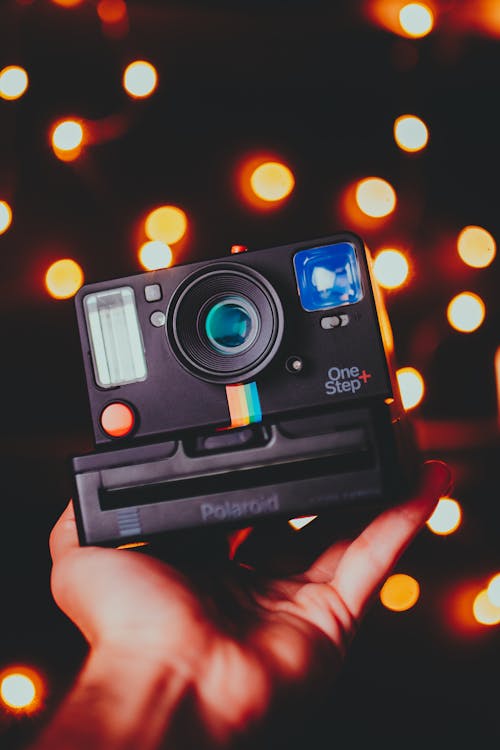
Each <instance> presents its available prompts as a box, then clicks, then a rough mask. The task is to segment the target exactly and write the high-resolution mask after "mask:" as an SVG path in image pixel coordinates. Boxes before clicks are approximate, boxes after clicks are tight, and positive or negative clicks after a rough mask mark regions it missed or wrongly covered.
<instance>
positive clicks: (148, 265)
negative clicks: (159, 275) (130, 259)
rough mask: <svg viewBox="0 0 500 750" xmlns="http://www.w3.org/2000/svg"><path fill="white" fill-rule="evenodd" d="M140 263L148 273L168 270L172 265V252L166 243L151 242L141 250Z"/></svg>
mask: <svg viewBox="0 0 500 750" xmlns="http://www.w3.org/2000/svg"><path fill="white" fill-rule="evenodd" d="M139 261H140V263H141V265H142V266H143V268H145V269H146V270H147V271H154V270H156V269H158V268H168V266H169V265H170V264H171V263H172V251H171V249H170V248H169V246H168V245H166V244H165V243H164V242H161V241H160V240H151V242H145V243H144V244H143V245H142V246H141V247H140V248H139Z"/></svg>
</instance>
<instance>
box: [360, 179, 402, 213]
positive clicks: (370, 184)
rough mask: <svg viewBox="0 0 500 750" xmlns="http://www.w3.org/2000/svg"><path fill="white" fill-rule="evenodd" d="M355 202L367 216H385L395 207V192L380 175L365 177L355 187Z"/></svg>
mask: <svg viewBox="0 0 500 750" xmlns="http://www.w3.org/2000/svg"><path fill="white" fill-rule="evenodd" d="M356 202H357V204H358V206H359V208H360V209H361V211H363V213H365V214H367V215H368V216H372V217H375V218H379V217H382V216H387V215H388V214H390V213H392V211H394V208H395V207H396V193H395V191H394V188H393V187H392V185H390V184H389V183H388V182H387V181H386V180H382V179H381V178H380V177H366V178H365V179H364V180H360V181H359V182H358V184H357V187H356Z"/></svg>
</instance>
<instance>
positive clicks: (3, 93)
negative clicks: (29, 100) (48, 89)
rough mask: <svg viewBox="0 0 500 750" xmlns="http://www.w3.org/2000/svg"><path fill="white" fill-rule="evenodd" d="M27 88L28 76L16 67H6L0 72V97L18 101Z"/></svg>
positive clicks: (22, 69)
mask: <svg viewBox="0 0 500 750" xmlns="http://www.w3.org/2000/svg"><path fill="white" fill-rule="evenodd" d="M27 88H28V74H27V73H26V71H25V70H24V68H20V67H19V66H18V65H8V66H7V67H6V68H3V69H2V70H0V97H2V99H9V100H11V99H19V97H21V96H22V95H23V94H24V92H25V91H26V89H27Z"/></svg>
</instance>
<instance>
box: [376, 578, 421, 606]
mask: <svg viewBox="0 0 500 750" xmlns="http://www.w3.org/2000/svg"><path fill="white" fill-rule="evenodd" d="M419 596H420V586H419V584H418V581H416V580H415V578H413V577H412V576H409V575H407V574H406V573H395V574H394V575H392V576H389V578H388V579H387V580H386V581H385V583H384V585H383V586H382V588H381V590H380V601H381V602H382V604H383V605H384V607H387V609H391V610H393V611H394V612H404V611H405V610H407V609H411V608H412V607H413V606H414V605H415V604H416V603H417V601H418V598H419Z"/></svg>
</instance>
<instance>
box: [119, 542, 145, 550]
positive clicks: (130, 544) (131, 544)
mask: <svg viewBox="0 0 500 750" xmlns="http://www.w3.org/2000/svg"><path fill="white" fill-rule="evenodd" d="M149 544H150V542H128V544H120V545H119V546H118V547H117V548H116V549H136V547H148V546H149Z"/></svg>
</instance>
